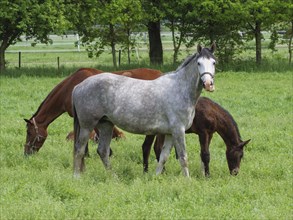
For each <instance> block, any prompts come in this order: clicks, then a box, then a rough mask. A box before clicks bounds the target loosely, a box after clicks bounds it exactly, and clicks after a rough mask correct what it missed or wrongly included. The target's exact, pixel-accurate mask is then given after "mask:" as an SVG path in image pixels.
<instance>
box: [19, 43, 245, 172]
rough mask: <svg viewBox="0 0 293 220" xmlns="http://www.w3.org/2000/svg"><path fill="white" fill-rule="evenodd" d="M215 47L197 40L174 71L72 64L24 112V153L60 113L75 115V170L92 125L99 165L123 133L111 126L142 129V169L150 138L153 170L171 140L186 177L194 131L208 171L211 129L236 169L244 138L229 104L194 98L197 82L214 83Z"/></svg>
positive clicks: (159, 169)
mask: <svg viewBox="0 0 293 220" xmlns="http://www.w3.org/2000/svg"><path fill="white" fill-rule="evenodd" d="M214 51H215V44H212V46H211V47H210V48H202V47H201V46H198V48H197V53H195V54H194V55H192V56H190V57H188V58H187V59H186V60H185V61H184V62H183V63H182V64H181V65H180V66H179V67H178V68H177V69H176V70H175V71H173V72H170V73H165V74H162V73H161V71H159V70H153V69H147V68H139V69H133V70H125V71H118V72H113V73H104V72H103V71H101V70H96V69H91V68H83V69H79V70H78V71H76V72H75V73H73V74H72V75H70V76H69V77H67V78H66V79H64V80H63V81H62V82H61V83H59V84H58V85H57V86H56V87H55V88H54V89H53V90H52V91H51V92H50V93H49V94H48V96H47V97H46V98H45V100H44V101H43V102H42V103H41V105H40V106H39V108H38V110H37V111H36V113H35V114H34V115H33V116H32V117H31V118H30V119H25V121H26V125H27V136H26V143H25V146H24V153H25V155H30V154H33V153H35V152H37V151H39V149H40V148H41V147H42V145H43V144H44V142H45V140H46V138H47V136H48V133H47V128H48V126H49V125H50V123H52V122H53V121H54V120H55V119H56V118H58V117H59V116H60V115H61V114H63V113H64V112H67V113H68V114H69V115H70V116H71V117H73V118H74V135H73V136H74V160H73V167H74V175H75V176H77V177H78V176H79V175H80V173H81V172H83V171H84V169H85V162H84V158H85V156H86V153H87V151H88V149H87V148H88V140H89V137H90V134H91V132H92V131H93V130H94V132H95V133H96V136H98V139H99V141H98V148H97V152H98V154H99V156H100V158H101V160H102V162H103V164H104V166H105V167H106V168H107V169H108V168H110V161H109V156H110V152H111V149H110V142H111V140H112V138H119V137H122V136H123V133H122V132H121V131H120V130H119V129H118V128H117V127H119V128H121V129H123V130H125V131H128V132H131V133H135V134H144V135H145V140H144V143H143V144H142V151H143V169H144V171H145V172H147V171H148V159H149V154H150V150H151V146H152V144H153V142H154V140H155V139H156V141H155V144H154V150H155V154H156V158H157V160H158V166H157V169H156V173H157V174H160V173H161V172H162V170H163V168H164V164H165V162H166V161H167V158H168V156H169V154H170V151H171V148H172V147H173V146H175V150H176V155H177V157H178V159H179V162H180V165H181V167H182V171H183V174H184V175H185V176H189V170H188V166H187V153H186V145H185V133H195V134H197V135H198V136H199V141H200V146H201V154H200V155H201V160H202V163H203V168H204V174H205V175H206V176H209V174H210V172H209V162H210V153H209V145H210V141H211V139H212V136H213V134H214V133H215V132H217V133H218V134H219V135H220V136H221V137H222V139H223V140H224V142H225V144H226V159H227V162H228V167H229V171H230V174H232V175H237V174H238V172H239V168H240V162H241V158H242V157H243V148H244V146H245V145H246V144H247V143H248V142H249V141H250V140H247V141H242V140H241V137H240V133H239V130H238V127H237V124H236V122H235V120H234V119H233V117H232V116H231V115H230V114H229V112H228V111H226V110H225V109H224V108H222V107H221V106H220V105H218V104H217V103H215V102H214V101H212V100H210V99H208V98H205V97H200V94H201V91H202V89H205V90H207V91H213V90H214V76H215V63H216V59H215V57H214V55H213V53H214ZM116 126H117V127H116Z"/></svg>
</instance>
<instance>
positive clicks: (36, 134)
mask: <svg viewBox="0 0 293 220" xmlns="http://www.w3.org/2000/svg"><path fill="white" fill-rule="evenodd" d="M24 120H25V122H26V127H27V134H26V142H25V145H24V154H25V155H31V154H33V153H36V152H38V151H39V149H40V148H41V147H42V145H43V143H44V142H45V140H46V138H47V135H48V133H47V130H46V129H44V128H43V126H38V124H37V122H36V120H35V118H34V117H33V118H31V119H30V120H29V119H24Z"/></svg>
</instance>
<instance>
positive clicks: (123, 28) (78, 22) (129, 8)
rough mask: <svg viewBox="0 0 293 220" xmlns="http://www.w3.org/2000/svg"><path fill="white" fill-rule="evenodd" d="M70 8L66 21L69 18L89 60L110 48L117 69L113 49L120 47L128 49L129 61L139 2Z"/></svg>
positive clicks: (96, 0) (99, 1)
mask: <svg viewBox="0 0 293 220" xmlns="http://www.w3.org/2000/svg"><path fill="white" fill-rule="evenodd" d="M71 4H72V7H69V11H68V13H67V16H68V19H71V18H72V20H71V21H72V24H73V29H75V30H77V31H78V33H79V35H80V36H81V42H82V44H83V45H84V46H86V47H87V51H88V53H89V56H90V57H93V56H96V57H98V56H99V55H100V54H101V53H103V52H104V49H105V47H107V46H109V47H110V48H111V54H112V60H113V66H114V67H115V68H116V67H117V58H116V46H117V45H120V46H122V47H123V46H124V47H126V48H127V51H128V57H129V60H130V55H129V53H130V47H131V45H132V43H133V41H132V39H131V31H132V30H133V29H135V28H136V27H137V25H138V24H139V23H140V21H141V19H142V9H141V4H140V1H139V0H115V1H111V0H87V1H81V0H72V1H71ZM73 6H74V7H73Z"/></svg>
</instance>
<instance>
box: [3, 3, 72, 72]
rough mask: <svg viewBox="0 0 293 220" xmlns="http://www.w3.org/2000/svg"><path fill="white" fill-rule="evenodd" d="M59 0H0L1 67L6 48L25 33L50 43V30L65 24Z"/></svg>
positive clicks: (59, 28)
mask: <svg viewBox="0 0 293 220" xmlns="http://www.w3.org/2000/svg"><path fill="white" fill-rule="evenodd" d="M62 2H63V1H62V0H31V1H22V0H1V1H0V8H1V10H0V70H2V69H4V68H5V50H6V49H7V48H8V47H9V46H10V45H12V44H15V43H16V42H17V41H20V37H21V36H22V35H24V36H25V37H26V38H27V39H29V38H34V39H35V41H36V43H37V42H43V43H50V42H51V41H50V39H49V38H48V34H49V33H62V31H63V30H66V29H67V28H66V27H67V24H68V22H67V20H66V19H65V17H64V10H65V7H64V4H62Z"/></svg>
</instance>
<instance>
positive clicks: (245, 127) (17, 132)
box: [0, 67, 293, 219]
mask: <svg viewBox="0 0 293 220" xmlns="http://www.w3.org/2000/svg"><path fill="white" fill-rule="evenodd" d="M126 68H127V67H126ZM165 68H166V70H167V69H171V67H165ZM127 69H128V68H127ZM72 70H73V69H65V68H64V69H62V70H61V71H59V72H58V71H56V70H55V69H43V68H41V69H37V68H35V69H20V70H17V69H15V70H12V69H11V70H8V71H9V72H6V73H5V74H4V75H1V76H0V117H1V118H0V121H1V123H0V167H1V170H0V172H1V174H0V185H1V188H0V207H1V209H0V219H292V217H293V215H292V211H293V209H292V208H293V207H292V201H293V200H292V199H293V192H292V189H293V187H292V177H293V176H292V168H293V167H292V159H293V158H292V135H293V127H292V120H293V115H292V94H293V93H292V92H293V91H292V90H293V85H292V82H293V78H292V77H293V76H292V72H291V71H285V72H251V73H246V72H232V71H229V72H221V73H219V74H217V76H216V91H215V92H214V93H207V92H203V94H202V95H203V96H208V97H210V98H212V99H213V100H215V101H216V102H218V103H219V104H221V105H222V106H223V107H225V108H226V109H227V110H228V111H229V112H230V113H231V114H232V115H233V117H234V118H235V120H236V121H237V123H238V126H239V129H240V133H241V135H242V138H243V140H246V139H249V138H251V139H252V141H251V142H250V143H249V145H248V146H247V147H246V148H245V155H244V159H243V161H242V163H241V169H240V173H239V175H238V176H236V177H232V176H230V175H229V171H228V166H227V162H226V159H225V146H224V143H223V141H222V139H221V138H220V137H219V136H218V135H216V134H215V136H214V138H213V139H212V143H211V147H210V150H211V165H210V171H211V177H210V178H205V177H203V176H202V173H201V169H200V157H199V142H198V138H197V136H196V135H187V152H188V156H189V168H190V173H191V178H190V179H186V178H184V177H182V174H181V171H180V166H179V163H178V161H176V159H175V157H174V152H172V155H171V156H170V158H169V160H168V161H167V164H166V169H167V170H166V173H165V174H163V175H160V176H155V175H154V171H155V167H156V162H155V156H154V154H153V152H152V153H151V158H150V171H149V173H148V174H143V172H142V152H141V144H142V142H143V139H144V137H143V136H140V135H133V134H130V133H127V132H125V135H126V139H123V140H120V141H113V142H112V143H111V147H112V149H113V150H114V156H113V157H112V158H111V163H112V170H111V171H106V170H105V169H104V167H103V165H102V163H101V161H100V159H99V157H98V156H97V155H96V152H95V151H96V146H95V145H94V144H93V143H92V142H91V143H90V154H91V157H90V158H88V159H86V165H87V169H86V172H85V174H84V175H83V176H82V178H81V179H79V180H76V179H73V178H72V173H73V172H72V167H73V165H72V160H73V158H72V148H73V143H72V142H68V141H66V140H65V137H66V135H67V133H68V132H69V131H71V130H72V127H73V126H72V118H70V117H69V116H68V115H67V114H64V115H62V116H61V117H59V118H58V119H57V120H56V121H54V122H53V123H52V124H51V125H50V126H49V129H48V131H49V136H48V138H47V140H46V142H45V144H44V146H43V147H42V149H41V150H40V152H39V153H37V154H35V155H33V156H31V157H28V158H26V157H24V156H23V144H24V142H25V135H26V130H25V123H24V121H23V118H29V117H31V115H32V114H33V113H34V112H35V111H36V110H37V108H38V106H39V104H40V103H41V102H42V100H43V99H44V98H45V97H46V95H47V94H48V93H49V92H50V91H51V89H52V88H53V87H54V86H55V85H56V84H57V83H58V82H60V81H61V80H63V79H64V78H65V77H66V76H67V75H68V74H70V72H72ZM51 71H52V72H51ZM50 72H51V73H50ZM174 104H176V103H174Z"/></svg>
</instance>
